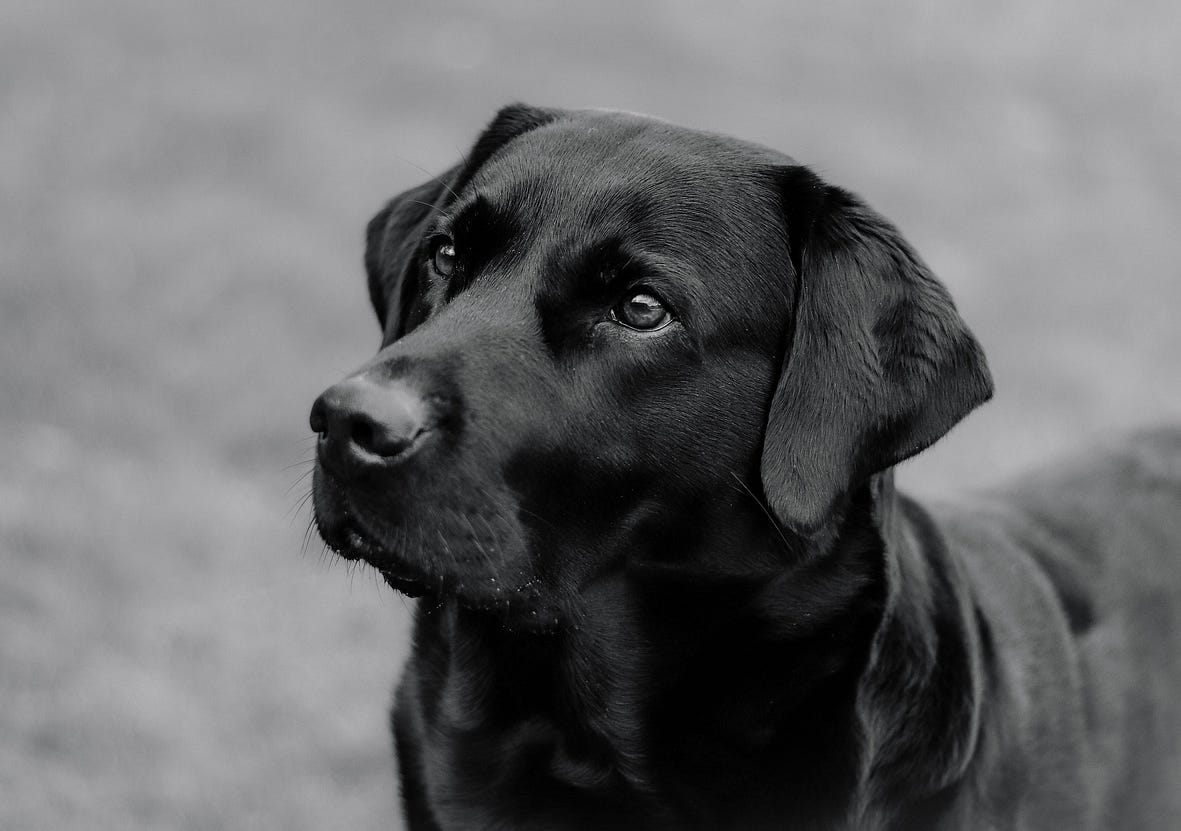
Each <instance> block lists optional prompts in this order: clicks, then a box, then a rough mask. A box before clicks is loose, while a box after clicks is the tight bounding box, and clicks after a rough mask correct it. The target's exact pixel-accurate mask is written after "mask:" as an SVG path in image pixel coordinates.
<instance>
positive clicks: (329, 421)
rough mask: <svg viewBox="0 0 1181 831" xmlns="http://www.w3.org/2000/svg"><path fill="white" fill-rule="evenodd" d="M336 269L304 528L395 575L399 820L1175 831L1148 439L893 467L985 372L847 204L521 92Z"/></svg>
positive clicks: (1177, 666) (1175, 519) (1180, 665)
mask: <svg viewBox="0 0 1181 831" xmlns="http://www.w3.org/2000/svg"><path fill="white" fill-rule="evenodd" d="M365 265H366V268H367V272H368V278H369V284H368V285H369V293H370V296H371V299H372V301H373V306H374V308H375V310H376V312H377V317H378V319H379V321H380V324H381V327H382V332H383V340H382V344H381V349H380V351H378V352H377V354H376V356H375V357H374V358H373V359H372V360H370V361H369V362H368V363H366V364H365V365H364V366H362V367H361V368H360V369H359V370H358V371H357V372H355V373H354V374H352V375H350V376H349V377H347V378H346V379H345V380H343V381H341V382H339V383H337V384H335V385H334V386H332V387H330V388H329V389H328V390H327V391H325V392H324V393H323V395H321V396H320V397H319V398H318V399H317V400H316V402H315V404H314V406H313V408H312V411H311V418H310V422H311V428H312V430H313V431H314V432H315V433H317V434H318V443H317V463H316V468H315V475H314V484H313V493H314V505H315V519H316V523H317V526H318V529H319V532H320V534H321V536H322V537H323V539H324V541H325V543H326V544H327V545H328V546H329V547H330V548H331V549H333V550H334V551H336V552H337V553H339V554H340V555H341V556H343V557H346V558H349V559H354V560H358V559H359V560H364V561H366V562H368V563H369V564H371V565H372V566H374V567H376V568H377V569H378V570H380V572H381V573H382V574H383V575H384V576H385V579H386V581H387V582H388V583H389V584H390V585H391V586H392V587H393V588H394V589H396V590H398V591H400V592H403V593H405V594H407V595H409V596H412V597H421V598H422V601H421V602H420V603H419V604H418V606H417V611H416V617H415V624H414V633H413V650H412V654H411V657H410V659H409V662H408V665H407V667H406V669H405V672H404V675H403V678H402V680H401V682H400V685H399V687H398V689H397V692H396V696H395V705H394V708H393V712H392V718H391V722H392V728H393V732H394V737H395V745H396V749H397V758H398V764H399V769H400V777H401V793H402V800H403V807H404V812H405V817H406V822H407V826H408V827H409V828H410V829H412V831H428V830H429V831H450V830H451V829H520V830H521V831H529V829H546V830H547V831H553V830H554V829H710V831H717V830H718V829H859V830H862V829H868V830H869V831H878V830H880V829H905V830H906V831H916V829H919V830H921V829H1053V830H1054V831H1057V830H1058V829H1062V830H1064V831H1080V829H1116V828H1118V829H1171V830H1172V831H1175V829H1178V828H1181V430H1177V429H1160V430H1157V431H1154V432H1146V433H1142V434H1140V435H1137V436H1136V437H1134V438H1131V439H1129V440H1127V441H1124V442H1116V443H1114V444H1113V446H1112V447H1110V448H1107V449H1096V450H1094V451H1093V452H1092V453H1091V454H1090V455H1089V457H1088V458H1087V459H1086V460H1084V461H1081V462H1079V463H1076V464H1068V465H1065V466H1062V467H1058V468H1054V469H1052V470H1049V471H1047V472H1044V473H1041V474H1038V475H1035V476H1033V477H1030V478H1027V479H1025V480H1022V481H1020V482H1018V483H1016V484H1015V485H1014V486H1013V488H1012V489H1010V490H1009V491H1007V492H1005V493H999V492H998V493H986V494H983V495H980V496H978V497H975V498H973V499H970V500H969V499H965V500H963V501H960V502H954V501H948V502H946V503H939V504H925V505H920V504H918V503H917V502H915V501H914V500H912V499H910V498H908V497H907V496H905V495H904V494H902V493H901V492H898V491H896V490H895V489H894V485H893V475H892V468H893V466H894V465H896V464H898V463H899V462H901V461H902V460H904V459H907V458H909V457H911V456H913V455H914V454H916V453H918V452H920V451H921V450H923V449H924V448H926V447H928V446H929V445H931V444H932V443H934V442H935V441H937V440H938V439H939V438H940V437H941V436H943V435H944V434H945V433H947V431H948V430H950V429H951V428H952V427H953V426H954V425H955V424H956V423H958V422H959V421H960V420H961V419H963V418H964V417H965V416H966V415H967V414H968V413H969V412H971V411H972V410H973V409H974V408H976V407H977V406H979V405H980V404H982V403H984V402H985V401H987V400H988V399H989V398H990V396H991V395H992V391H993V386H992V381H991V377H990V374H989V370H988V368H987V364H986V361H985V357H984V354H983V352H982V350H981V347H980V345H979V343H978V342H977V340H976V339H975V337H974V336H973V335H972V333H971V332H970V331H969V329H968V327H967V325H966V324H965V322H964V321H963V319H962V318H961V316H960V315H959V313H958V312H957V310H956V307H955V305H954V304H953V302H952V300H951V299H950V297H949V295H948V293H947V291H946V289H945V288H944V286H943V285H942V284H941V283H940V282H939V281H938V280H937V279H936V278H935V276H934V275H933V274H932V273H931V272H930V270H929V269H928V268H927V266H926V265H925V264H924V263H923V261H922V260H921V259H920V258H919V257H918V256H917V255H916V254H915V252H914V251H913V250H912V248H911V247H910V246H909V245H908V244H907V242H906V241H905V240H904V239H903V238H902V236H901V235H900V234H899V232H898V231H897V230H896V229H895V227H894V226H893V225H891V224H890V223H889V222H888V221H887V220H885V219H884V218H883V217H882V216H880V215H879V214H877V213H876V212H875V211H873V210H872V209H871V208H869V207H868V206H867V205H866V204H865V203H864V202H863V201H862V200H860V199H859V198H858V197H856V196H855V195H853V194H852V193H850V192H848V191H846V190H843V189H841V188H839V187H836V186H833V185H830V184H827V183H826V182H824V181H822V179H821V178H820V177H819V176H817V175H816V174H815V173H814V172H812V171H811V170H810V169H808V168H807V167H805V166H804V165H802V164H800V163H798V162H796V161H794V160H793V159H791V158H790V157H787V156H785V155H782V154H780V153H778V152H775V151H772V150H770V149H767V148H764V147H761V146H757V145H754V144H749V143H745V142H742V141H739V140H736V139H732V138H728V137H724V136H720V135H714V134H709V133H703V132H697V131H693V130H688V129H683V128H680V127H677V126H674V125H672V124H669V123H666V122H664V121H660V120H656V119H653V118H648V117H643V116H638V115H633V114H626V113H618V112H608V111H565V110H558V109H546V108H537V107H530V106H525V105H519V104H518V105H512V106H509V107H506V108H504V109H503V110H501V111H500V112H499V114H498V115H497V116H496V117H495V119H494V120H493V121H492V122H491V123H490V124H489V126H488V127H487V128H486V129H485V130H484V132H483V133H482V134H481V135H480V136H479V138H478V140H477V141H476V142H475V144H474V145H473V147H472V148H471V150H470V152H469V153H468V154H467V156H466V158H464V159H463V161H461V162H460V163H459V164H457V165H456V166H455V167H453V168H451V169H450V170H448V171H446V172H445V173H443V174H442V175H440V176H438V177H437V178H433V179H431V180H430V181H428V182H426V183H424V184H422V185H420V186H418V187H416V188H413V189H411V190H409V191H407V192H405V193H402V194H401V195H399V196H396V197H394V198H393V199H392V200H391V201H390V202H389V203H388V204H387V205H386V206H385V207H384V209H383V210H381V212H380V213H378V214H377V215H376V216H375V217H374V218H373V220H372V221H371V222H370V223H369V225H368V232H367V245H366V251H365Z"/></svg>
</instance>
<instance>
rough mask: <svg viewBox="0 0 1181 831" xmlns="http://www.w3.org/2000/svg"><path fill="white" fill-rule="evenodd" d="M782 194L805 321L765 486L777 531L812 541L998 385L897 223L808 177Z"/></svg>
mask: <svg viewBox="0 0 1181 831" xmlns="http://www.w3.org/2000/svg"><path fill="white" fill-rule="evenodd" d="M780 186H781V188H782V194H783V204H784V210H785V214H786V216H787V225H788V244H789V248H790V250H791V260H792V265H793V266H794V271H795V284H796V285H795V314H794V321H793V325H792V328H791V331H790V332H789V338H790V345H789V348H788V350H787V352H786V356H785V358H784V365H783V369H782V374H781V376H780V379H779V384H778V387H777V388H776V390H775V394H774V397H773V399H772V401H771V409H770V414H769V416H768V421H767V428H766V437H765V441H764V445H763V456H762V479H763V489H764V492H765V493H766V496H767V501H768V503H769V504H770V506H771V508H772V509H773V510H774V512H775V514H776V516H777V517H778V518H779V520H780V521H781V522H783V523H784V524H786V525H787V526H789V527H791V528H793V529H794V530H796V531H798V532H800V533H803V534H810V533H812V532H815V531H817V530H819V529H820V528H821V527H823V526H824V525H825V524H826V523H827V522H828V521H829V520H830V518H832V517H833V516H834V515H836V514H837V512H839V511H840V510H841V509H842V508H843V506H844V501H845V497H846V496H847V495H848V494H849V493H850V491H851V490H853V489H854V488H855V487H856V486H858V485H859V484H860V483H862V482H864V481H865V480H866V479H867V478H868V477H870V476H872V475H873V474H874V473H876V472H878V471H880V470H884V469H885V468H888V467H890V466H891V465H894V464H897V463H898V462H900V461H902V460H903V459H906V458H908V457H910V456H913V455H914V454H915V453H918V452H919V451H920V450H923V449H924V448H926V447H927V446H928V445H930V444H931V443H932V442H934V441H935V440H937V439H938V438H939V437H940V436H942V435H943V434H944V433H946V432H947V431H948V430H950V429H951V428H952V427H953V426H954V425H955V424H956V422H958V421H959V420H960V419H962V418H963V417H964V416H966V415H967V414H968V413H969V412H971V411H972V410H973V409H974V408H975V407H977V406H978V405H980V404H982V403H984V402H985V401H987V400H988V399H989V398H990V397H991V396H992V379H991V377H990V375H989V372H988V366H987V364H986V363H985V360H984V354H983V352H982V351H981V349H980V345H979V344H978V343H977V342H976V339H975V338H974V337H973V336H972V333H971V332H969V331H968V328H967V326H966V325H965V324H964V321H963V320H962V319H961V318H960V316H959V313H958V312H957V311H956V308H955V304H954V303H952V301H951V297H950V296H948V294H947V290H946V289H945V288H944V287H943V285H942V284H941V283H940V282H939V281H938V280H937V279H936V278H935V276H934V275H933V274H932V273H931V272H930V270H928V268H927V267H926V265H925V264H924V263H923V262H922V260H920V259H919V257H918V255H916V254H915V253H914V251H913V250H911V248H910V246H909V245H907V243H906V241H905V240H903V239H902V237H901V235H900V234H899V233H898V231H897V230H896V229H895V228H894V227H893V226H892V225H891V224H890V223H889V222H887V221H886V220H885V219H884V218H882V217H881V216H879V215H878V214H877V213H875V212H874V211H872V210H871V209H870V208H868V207H867V206H865V205H864V204H863V203H861V202H860V201H859V200H858V199H857V198H856V197H855V196H853V195H852V194H850V193H848V192H846V191H844V190H841V189H840V188H836V187H832V186H830V185H826V184H825V183H824V182H822V181H821V180H820V179H819V178H818V177H817V176H815V174H813V173H812V172H811V171H809V170H807V169H806V168H803V167H790V168H787V169H786V170H784V171H782V172H781V174H780Z"/></svg>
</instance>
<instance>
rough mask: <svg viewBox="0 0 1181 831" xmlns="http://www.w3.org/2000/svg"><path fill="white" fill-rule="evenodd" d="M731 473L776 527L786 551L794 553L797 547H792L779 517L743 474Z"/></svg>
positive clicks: (773, 526)
mask: <svg viewBox="0 0 1181 831" xmlns="http://www.w3.org/2000/svg"><path fill="white" fill-rule="evenodd" d="M730 475H731V476H733V477H734V481H735V482H737V483H738V486H739V488H740V489H741V492H742V493H745V494H746V495H748V496H749V497H750V498H751V499H753V500H754V503H755V504H756V505H758V506H759V510H760V511H762V512H763V515H764V516H766V517H767V521H768V522H770V523H771V527H772V528H774V529H775V533H776V535H777V536H778V537H779V539H780V541H781V542H782V543H783V548H784V551H786V552H787V553H788V554H794V553H795V549H794V548H793V547H792V545H791V543H789V542H788V541H787V536H786V535H785V534H784V533H783V529H782V528H781V527H780V526H779V521H778V520H777V519H775V517H774V516H773V515H772V514H771V512H770V511H769V510H768V509H767V506H766V505H764V504H763V503H762V501H761V500H760V499H759V498H758V497H757V496H755V494H754V491H752V490H751V489H750V488H749V487H748V486H747V484H746V482H743V481H742V477H741V476H739V475H738V474H737V473H735V472H734V471H730Z"/></svg>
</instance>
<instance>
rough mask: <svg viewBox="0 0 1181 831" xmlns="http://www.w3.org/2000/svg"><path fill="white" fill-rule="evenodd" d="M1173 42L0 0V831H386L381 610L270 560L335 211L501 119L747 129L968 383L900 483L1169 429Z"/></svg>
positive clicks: (283, 532)
mask: <svg viewBox="0 0 1181 831" xmlns="http://www.w3.org/2000/svg"><path fill="white" fill-rule="evenodd" d="M887 9H888V11H887ZM1179 34H1181V5H1178V4H1177V3H1175V2H1139V3H1135V4H1128V3H1122V4H1121V3H1115V2H1108V3H1104V2H1098V0H1085V2H1075V3H1050V2H1021V3H1016V2H989V3H978V4H972V5H963V6H957V5H955V4H938V5H937V4H925V3H921V2H899V3H890V4H880V5H878V4H853V3H847V2H830V3H808V4H798V5H789V4H783V3H773V2H765V3H764V2H741V3H725V4H722V3H718V4H712V5H705V4H695V3H688V4H672V3H638V2H637V3H633V2H615V1H612V2H596V3H593V4H591V3H586V4H581V5H576V6H567V7H561V6H559V5H558V4H549V3H526V2H504V1H503V0H502V2H499V3H496V4H484V3H480V4H478V3H474V2H470V3H452V4H438V3H435V4H409V3H390V2H380V3H379V2H364V1H363V0H348V1H347V2H337V3H332V4H328V3H313V2H310V1H309V0H302V1H299V0H296V1H294V2H277V0H264V1H262V2H249V3H242V2H228V0H205V1H204V2H195V1H194V2H181V1H180V0H176V1H174V2H162V0H154V1H153V2H148V0H110V2H105V3H101V4H100V3H88V2H82V0H74V1H73V2H71V1H70V0H62V1H60V2H58V1H55V0H15V2H13V1H12V0H9V2H3V3H2V4H0V426H2V427H3V429H2V430H0V557H2V559H0V827H3V828H5V829H25V828H46V829H62V828H87V829H105V828H111V829H123V828H128V827H141V828H200V829H206V828H208V829H218V828H227V829H230V828H233V829H238V828H284V829H304V828H306V829H313V828H314V829H331V828H341V829H345V828H347V829H362V828H388V827H396V820H395V819H394V815H395V813H396V806H395V796H394V787H393V763H392V760H391V756H390V751H389V740H388V737H387V732H386V721H385V718H386V717H385V707H386V703H387V699H388V694H389V689H390V687H391V684H392V682H393V680H394V678H395V677H396V673H397V670H398V667H399V665H400V662H401V660H402V658H403V656H404V655H405V652H406V648H407V643H406V632H405V627H406V622H407V619H408V610H409V604H408V602H404V601H402V600H401V599H400V598H399V597H397V596H395V595H393V594H392V593H391V592H390V591H389V590H388V589H387V588H385V587H384V586H383V585H378V583H377V581H375V580H374V579H373V577H372V576H371V574H369V573H367V572H363V571H357V572H350V571H349V570H348V569H346V568H345V567H344V566H343V565H341V564H339V563H334V562H333V561H332V560H331V559H330V558H326V557H324V556H322V555H321V554H320V548H319V546H318V545H317V544H314V543H313V544H312V545H311V546H310V547H309V549H308V551H307V552H306V553H304V554H302V555H301V553H300V549H301V542H302V537H303V534H304V531H305V529H306V527H307V520H308V513H307V509H306V506H304V507H300V506H299V502H300V498H301V496H303V494H304V493H306V489H307V483H306V480H304V481H299V480H300V476H301V475H302V474H303V473H304V472H306V470H307V469H308V468H307V464H306V462H307V459H308V458H309V455H310V454H309V451H310V443H309V442H308V441H307V437H308V429H307V427H306V413H307V410H308V408H309V406H310V403H311V401H312V399H313V398H314V397H315V395H316V394H317V393H318V392H319V391H320V390H321V389H322V388H323V387H324V386H326V385H327V384H329V383H330V382H332V381H333V380H335V379H336V378H338V377H339V376H340V375H342V374H343V373H344V372H346V371H347V370H349V369H350V368H352V367H354V366H356V365H357V364H359V363H360V362H362V361H363V360H364V359H365V358H366V357H367V356H368V355H369V354H370V353H371V352H372V350H373V349H374V347H375V346H376V345H377V338H378V333H377V331H376V326H375V325H374V323H373V320H372V316H371V313H370V311H369V309H368V307H367V300H366V294H365V288H364V280H363V277H362V271H361V266H360V257H361V239H362V230H363V227H364V223H365V221H366V220H367V219H368V218H369V216H370V215H371V214H372V213H373V212H374V211H375V210H376V209H377V207H378V206H379V205H380V203H381V202H382V201H383V200H384V199H385V198H386V197H387V196H389V195H390V194H392V193H394V192H396V191H398V190H400V189H403V188H405V187H408V186H410V185H412V184H416V183H417V182H419V181H421V180H422V179H423V178H425V174H424V173H423V170H422V169H426V170H429V171H437V170H440V169H442V168H443V167H445V166H447V165H449V164H451V163H452V161H453V160H454V159H456V158H457V157H458V154H459V153H460V152H461V151H462V150H463V149H465V147H466V146H467V144H468V142H470V141H471V139H472V138H473V137H474V135H475V133H476V131H477V130H478V129H479V127H480V125H481V124H482V123H483V122H484V121H486V120H487V119H488V118H490V117H491V115H492V114H493V112H494V111H495V109H496V108H497V107H498V106H499V105H500V104H502V103H506V102H507V101H509V100H513V99H524V100H526V101H530V102H533V103H539V104H554V105H566V106H612V107H618V108H622V109H629V110H638V111H644V112H650V113H653V114H656V115H660V116H663V117H665V118H668V119H671V120H674V121H678V122H682V123H685V124H688V125H691V126H696V127H702V128H708V129H714V130H721V131H724V132H729V133H733V134H736V135H739V136H743V137H745V138H750V139H754V140H758V141H761V142H764V143H767V144H771V145H774V146H776V147H779V148H781V149H783V150H786V151H787V152H789V153H791V154H792V155H794V156H795V157H797V158H798V159H800V160H803V161H806V162H808V163H810V164H812V165H814V166H815V167H816V168H817V169H818V170H819V171H821V172H822V173H823V174H824V175H825V176H827V177H828V178H830V179H831V180H832V181H835V182H837V183H840V184H844V185H846V186H849V187H851V188H853V189H854V190H857V191H859V192H860V193H862V194H863V195H864V196H865V197H866V198H867V199H868V200H869V201H870V202H871V203H872V204H874V205H875V206H876V207H878V208H879V209H880V210H881V211H882V212H884V213H885V214H887V215H888V216H890V217H892V218H893V219H894V220H895V221H896V222H897V223H898V224H899V225H900V226H901V228H902V229H903V230H904V232H905V233H906V234H907V235H908V236H909V238H910V239H911V240H912V241H913V242H914V244H915V245H916V246H917V248H918V249H919V250H920V251H921V252H923V254H924V256H925V257H926V258H927V259H928V261H929V262H930V263H931V265H932V266H933V267H934V269H935V270H936V272H937V273H939V274H940V275H941V276H942V277H943V279H944V280H945V281H946V282H947V283H948V285H949V286H950V287H951V289H952V292H953V294H954V295H955V297H956V298H957V300H958V302H959V305H960V308H961V309H962V311H963V313H964V316H965V317H966V318H967V319H968V321H969V322H970V323H971V324H972V325H973V327H974V328H975V330H976V332H977V333H978V335H979V336H980V338H981V339H982V341H983V343H984V345H985V348H986V350H987V352H988V354H989V356H990V359H991V362H992V367H993V369H994V372H995V375H996V380H997V389H998V394H997V398H996V400H995V401H994V402H993V403H992V404H990V405H988V406H987V407H986V408H985V409H983V410H982V411H980V412H978V413H977V414H975V415H973V416H972V417H971V418H970V419H969V420H968V421H967V422H966V423H964V424H963V425H962V426H961V427H960V428H958V429H957V430H955V431H954V432H953V434H952V435H951V436H950V437H949V438H948V439H947V440H946V441H944V442H943V443H941V444H940V445H939V446H937V447H936V448H935V449H933V450H932V451H930V452H929V453H928V454H926V455H925V456H924V457H923V458H922V459H920V460H918V461H915V462H913V463H910V464H908V465H906V466H905V468H904V470H903V473H902V477H901V478H902V480H903V482H904V483H909V484H910V485H911V486H912V487H914V488H915V489H918V490H920V491H925V492H928V493H937V492H942V491H945V490H948V489H953V488H970V487H976V486H979V485H982V484H985V483H989V482H995V481H997V480H999V479H1002V478H1003V477H1004V476H1006V475H1009V474H1011V473H1012V472H1013V471H1015V470H1018V469H1020V468H1022V467H1027V466H1029V465H1031V464H1036V463H1037V462H1038V461H1040V460H1044V459H1045V458H1047V457H1049V456H1052V455H1054V454H1057V453H1060V452H1063V451H1068V450H1073V451H1076V452H1077V451H1080V450H1081V451H1083V452H1085V449H1086V447H1087V446H1088V444H1089V443H1090V442H1092V441H1094V440H1096V439H1097V438H1101V437H1104V436H1106V435H1109V434H1111V433H1114V432H1118V431H1121V430H1124V429H1126V428H1128V427H1129V426H1131V425H1136V424H1141V423H1150V422H1156V421H1167V420H1172V421H1177V420H1178V419H1179V418H1181V369H1179V368H1178V366H1177V354H1178V349H1179V347H1181V329H1179V327H1178V325H1177V321H1176V318H1177V314H1178V311H1179V310H1181V303H1179V301H1181V284H1179V282H1178V279H1177V276H1178V264H1179V263H1181V250H1179V249H1181V235H1179V234H1178V228H1179V227H1181V144H1179V142H1178V138H1177V137H1178V133H1179V129H1181V98H1179V97H1178V95H1177V90H1176V84H1177V79H1178V78H1181V49H1178V48H1177V44H1178V42H1179ZM289 465H293V466H292V467H288V466H289ZM289 488H290V490H289Z"/></svg>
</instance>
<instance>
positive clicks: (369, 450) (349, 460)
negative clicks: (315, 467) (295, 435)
mask: <svg viewBox="0 0 1181 831" xmlns="http://www.w3.org/2000/svg"><path fill="white" fill-rule="evenodd" d="M308 422H309V423H310V424H311V427H312V430H313V431H314V432H316V433H318V434H319V437H320V440H319V447H318V454H319V456H320V460H321V462H323V463H324V464H325V465H327V466H328V467H329V468H330V469H331V470H332V472H333V473H336V474H337V475H339V476H344V477H348V476H349V475H351V474H353V473H355V472H357V471H359V470H362V469H364V468H366V467H372V466H374V465H381V464H387V463H389V462H391V461H394V460H401V458H402V457H405V456H409V455H410V454H411V453H412V452H413V450H412V446H413V445H414V442H415V439H417V438H418V437H419V436H421V435H422V434H423V433H425V432H427V430H428V426H427V407H426V404H425V402H424V401H423V400H422V397H421V396H419V395H418V394H417V393H415V392H414V391H413V390H412V389H410V388H409V387H407V386H406V385H404V384H402V383H400V382H397V381H392V382H378V381H375V380H373V379H371V378H368V377H366V376H365V375H355V376H353V377H352V378H347V379H345V380H344V381H341V382H340V383H339V384H336V385H334V386H331V387H329V388H328V389H327V390H325V391H324V393H323V394H322V395H321V396H320V397H319V398H317V399H316V403H315V404H313V405H312V414H311V417H310V418H309V419H308Z"/></svg>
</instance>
